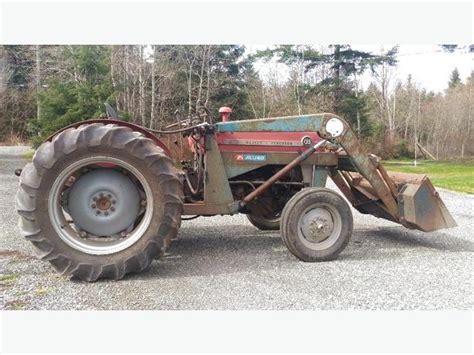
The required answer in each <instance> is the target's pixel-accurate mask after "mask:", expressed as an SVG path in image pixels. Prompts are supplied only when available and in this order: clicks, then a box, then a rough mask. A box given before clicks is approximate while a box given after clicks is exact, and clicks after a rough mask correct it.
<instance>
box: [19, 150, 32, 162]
mask: <svg viewBox="0 0 474 355" xmlns="http://www.w3.org/2000/svg"><path fill="white" fill-rule="evenodd" d="M34 154H35V150H34V149H30V150H27V151H26V152H24V153H23V154H22V155H21V157H22V158H23V159H27V160H31V159H33V155H34Z"/></svg>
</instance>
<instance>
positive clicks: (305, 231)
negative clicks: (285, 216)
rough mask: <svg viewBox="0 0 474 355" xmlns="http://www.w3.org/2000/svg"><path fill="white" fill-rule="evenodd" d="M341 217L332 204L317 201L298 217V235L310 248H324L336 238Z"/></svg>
mask: <svg viewBox="0 0 474 355" xmlns="http://www.w3.org/2000/svg"><path fill="white" fill-rule="evenodd" d="M341 231H342V218H341V215H340V213H339V211H338V210H337V209H335V208H334V207H333V206H330V205H327V204H323V203H318V204H316V205H313V206H311V207H308V208H307V209H306V210H305V211H304V212H303V213H302V214H301V216H300V218H299V219H298V236H299V239H300V240H301V242H302V243H303V244H304V245H305V246H306V247H308V248H310V249H312V250H324V249H327V248H329V247H331V246H332V245H333V244H334V243H336V241H337V240H338V238H339V236H340V234H341Z"/></svg>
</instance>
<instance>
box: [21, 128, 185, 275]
mask: <svg viewBox="0 0 474 355" xmlns="http://www.w3.org/2000/svg"><path fill="white" fill-rule="evenodd" d="M16 206H17V210H18V212H19V214H20V216H21V222H20V226H21V229H22V231H23V234H24V236H25V237H26V239H27V240H30V241H31V242H32V243H33V245H34V246H35V249H36V251H37V252H38V256H39V257H40V258H41V259H44V260H48V261H49V262H50V263H51V264H52V265H53V266H54V267H55V268H56V269H57V270H58V271H59V272H61V273H63V274H66V275H75V276H77V277H79V278H80V279H82V280H85V281H95V280H97V279H99V278H112V279H120V278H123V277H124V276H125V275H126V274H128V273H132V272H139V271H143V270H145V269H146V268H148V267H149V265H150V264H151V262H152V260H153V258H154V257H156V256H159V255H161V254H162V253H163V252H164V251H165V250H166V248H167V247H168V246H169V244H170V241H171V239H172V238H173V237H174V236H176V234H177V230H178V228H179V225H180V221H181V213H182V185H181V183H180V180H179V178H178V174H177V171H176V170H175V169H174V167H173V165H172V162H171V160H170V159H169V158H168V157H167V156H166V155H165V153H164V152H163V150H162V149H161V148H159V147H157V146H156V144H155V143H154V142H152V141H151V140H150V139H148V138H146V137H144V136H143V135H142V134H141V133H137V132H134V131H132V130H131V129H130V128H126V127H119V126H116V125H103V124H90V125H83V126H81V127H79V128H70V129H67V130H65V131H63V132H61V133H59V134H58V135H57V136H56V137H54V139H53V140H52V142H46V143H44V144H43V145H42V146H41V147H40V148H39V149H38V151H37V152H36V154H35V156H34V157H33V162H32V163H30V164H28V165H27V166H26V167H25V168H24V169H23V171H22V174H21V177H20V188H19V190H18V193H17V197H16Z"/></svg>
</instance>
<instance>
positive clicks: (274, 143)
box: [222, 139, 303, 147]
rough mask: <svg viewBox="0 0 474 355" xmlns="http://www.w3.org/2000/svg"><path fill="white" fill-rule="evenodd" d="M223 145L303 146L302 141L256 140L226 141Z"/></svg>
mask: <svg viewBox="0 0 474 355" xmlns="http://www.w3.org/2000/svg"><path fill="white" fill-rule="evenodd" d="M222 143H223V144H230V145H269V146H286V147H288V146H289V147H291V146H298V147H300V146H302V145H303V144H302V142H301V141H274V140H254V139H224V141H223V142H222Z"/></svg>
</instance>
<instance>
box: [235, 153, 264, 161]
mask: <svg viewBox="0 0 474 355" xmlns="http://www.w3.org/2000/svg"><path fill="white" fill-rule="evenodd" d="M235 160H238V161H266V160H267V155H266V154H236V155H235Z"/></svg>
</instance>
